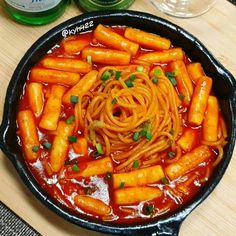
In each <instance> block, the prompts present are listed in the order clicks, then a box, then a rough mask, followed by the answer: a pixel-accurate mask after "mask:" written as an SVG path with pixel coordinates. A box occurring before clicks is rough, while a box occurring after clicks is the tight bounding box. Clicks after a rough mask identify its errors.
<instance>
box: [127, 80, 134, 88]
mask: <svg viewBox="0 0 236 236" xmlns="http://www.w3.org/2000/svg"><path fill="white" fill-rule="evenodd" d="M125 84H126V86H127V87H128V88H131V87H134V85H133V83H132V81H131V80H126V81H125Z"/></svg>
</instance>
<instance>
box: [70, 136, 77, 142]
mask: <svg viewBox="0 0 236 236" xmlns="http://www.w3.org/2000/svg"><path fill="white" fill-rule="evenodd" d="M68 141H69V142H70V143H76V141H77V137H76V136H73V135H72V136H69V137H68Z"/></svg>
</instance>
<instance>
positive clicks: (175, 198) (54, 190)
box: [18, 27, 218, 223]
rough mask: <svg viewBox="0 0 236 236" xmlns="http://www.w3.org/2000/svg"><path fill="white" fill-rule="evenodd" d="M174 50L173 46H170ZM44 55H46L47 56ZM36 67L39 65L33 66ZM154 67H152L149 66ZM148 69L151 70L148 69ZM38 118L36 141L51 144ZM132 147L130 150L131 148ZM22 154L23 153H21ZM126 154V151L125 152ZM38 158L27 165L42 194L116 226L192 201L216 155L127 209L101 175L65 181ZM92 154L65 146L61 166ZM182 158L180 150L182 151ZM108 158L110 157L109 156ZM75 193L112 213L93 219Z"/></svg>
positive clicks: (69, 108)
mask: <svg viewBox="0 0 236 236" xmlns="http://www.w3.org/2000/svg"><path fill="white" fill-rule="evenodd" d="M113 30H114V31H115V32H117V33H119V34H120V35H124V30H125V28H124V27H114V28H113ZM76 38H85V39H91V41H92V43H91V44H90V45H91V46H96V47H104V46H103V45H101V44H99V43H98V42H97V41H96V40H94V39H93V33H92V32H88V33H85V34H82V35H78V36H74V39H76ZM171 47H174V46H171ZM147 51H152V50H150V49H145V48H141V49H139V51H138V54H137V56H139V55H142V54H144V53H146V52H147ZM48 55H51V56H57V57H62V56H63V57H68V58H70V57H72V58H79V59H81V55H80V54H79V53H78V54H75V55H73V56H71V55H66V54H65V52H64V50H63V47H62V46H60V44H59V45H57V47H54V48H53V49H52V50H51V51H50V52H49V54H48ZM48 55H47V56H48ZM184 62H185V64H186V65H187V64H189V63H190V62H191V60H190V59H189V58H188V57H187V56H185V59H184ZM159 65H160V66H161V67H162V68H163V69H164V70H165V71H168V65H167V64H159ZM37 66H38V67H40V66H41V64H40V62H39V63H38V65H37ZM104 66H105V65H102V64H96V63H94V64H93V68H94V69H98V70H99V69H100V68H102V67H104ZM153 66H154V65H152V67H153ZM150 69H152V68H150ZM28 83H29V80H28V81H27V82H26V85H25V87H27V86H28ZM50 87H51V85H50V84H46V83H44V84H43V91H44V94H45V98H47V94H48V93H49V91H50ZM28 108H30V106H29V103H28V97H27V93H24V94H23V95H22V97H21V99H20V102H19V107H18V110H19V111H20V110H24V109H28ZM73 112H74V108H73V104H71V105H65V104H63V105H62V109H61V114H60V120H64V121H66V119H67V118H68V117H70V116H72V115H73ZM187 115H188V109H187V108H185V107H183V113H182V120H183V127H182V128H183V130H182V132H184V130H186V129H193V130H194V132H195V133H196V137H197V138H196V140H195V144H194V146H195V147H197V146H199V145H200V143H201V139H202V127H201V126H198V127H191V126H190V125H189V124H187V122H186V119H187ZM40 118H41V117H36V118H35V119H36V125H37V131H38V135H39V138H40V142H44V141H47V142H49V143H52V142H53V139H54V135H55V133H54V132H49V131H46V130H43V129H41V128H40V127H39V121H40ZM77 135H78V137H80V136H81V137H83V130H79V131H78V134H77ZM131 148H132V147H131ZM22 151H23V152H24V150H22ZM127 151H128V150H127ZM39 152H40V154H39V159H38V160H37V161H36V162H33V163H31V162H28V161H27V160H26V162H27V164H28V167H29V169H30V171H31V172H32V173H33V175H34V176H35V178H36V180H37V181H38V183H39V185H41V186H42V187H43V188H44V189H45V191H46V192H47V193H48V194H49V195H50V196H51V197H52V198H56V199H57V200H58V201H59V202H60V203H62V204H64V205H66V206H67V207H68V208H70V209H71V210H74V211H76V212H79V213H82V214H87V215H88V216H91V217H96V218H100V219H102V220H107V221H114V222H119V223H128V222H129V223H132V222H138V221H143V220H148V219H149V218H151V217H155V216H159V215H162V214H164V213H166V212H170V211H173V210H174V209H176V208H178V207H179V206H180V205H182V204H183V203H186V202H187V201H188V200H189V199H191V198H193V197H194V195H195V194H196V193H197V192H198V190H199V189H200V188H201V187H202V186H203V185H204V182H205V179H204V178H205V177H206V178H208V176H209V173H211V172H212V171H213V166H212V164H213V161H214V160H215V159H216V157H217V155H218V153H217V151H216V150H215V149H214V148H211V157H210V158H208V160H207V161H206V162H204V163H201V164H200V165H199V166H198V167H197V168H196V169H194V170H192V171H190V172H188V173H187V174H186V175H185V176H183V177H181V178H178V179H177V180H173V181H170V180H168V182H167V183H163V182H162V181H160V182H158V183H155V184H150V186H156V187H158V188H159V189H160V190H162V191H163V194H162V196H161V197H159V198H156V199H154V200H151V201H147V202H140V203H138V204H134V205H127V206H118V205H116V204H115V203H114V201H113V188H112V181H111V180H110V179H106V178H105V177H106V176H105V175H100V176H92V177H89V178H72V179H68V178H67V177H66V171H65V169H62V170H61V171H60V172H59V173H57V174H50V173H48V171H47V168H48V164H47V161H48V159H49V154H50V152H49V150H46V149H43V148H40V150H39ZM95 152H96V150H95V148H94V147H93V146H91V145H89V147H88V154H87V155H84V156H83V155H80V154H77V153H75V152H74V150H73V148H72V145H71V144H70V146H69V151H68V157H67V159H66V161H65V167H66V166H68V168H71V165H72V164H73V163H76V164H77V165H78V167H79V169H80V170H83V169H85V168H86V163H87V162H88V161H92V160H95V159H99V158H102V157H103V156H95V157H94V153H95ZM182 154H183V155H184V151H182ZM111 157H112V155H111ZM169 161H170V158H168V157H167V156H163V157H162V158H161V160H160V162H159V163H158V164H160V165H161V166H162V167H163V168H165V167H166V166H167V165H169V163H170V162H169ZM113 165H114V167H116V166H117V165H118V163H116V162H113ZM49 172H50V171H49ZM187 181H189V182H190V183H189V184H188V186H187V187H186V186H185V185H184V184H183V183H185V182H187ZM76 194H88V195H90V196H91V197H94V198H97V199H100V200H102V201H103V202H104V203H106V204H107V205H110V206H111V209H112V214H111V215H109V216H105V217H104V216H103V217H101V216H96V215H93V214H91V212H89V211H84V210H81V209H80V208H78V207H76V206H75V204H74V200H73V197H74V196H75V195H76ZM150 202H151V203H152V205H153V207H154V209H155V211H154V212H152V214H146V212H145V210H144V209H145V206H146V205H147V204H149V203H150Z"/></svg>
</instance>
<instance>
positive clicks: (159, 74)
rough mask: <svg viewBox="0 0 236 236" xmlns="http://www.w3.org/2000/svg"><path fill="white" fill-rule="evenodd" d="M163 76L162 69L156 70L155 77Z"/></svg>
mask: <svg viewBox="0 0 236 236" xmlns="http://www.w3.org/2000/svg"><path fill="white" fill-rule="evenodd" d="M161 74H162V73H161V70H160V69H155V70H154V75H155V76H157V77H158V76H161Z"/></svg>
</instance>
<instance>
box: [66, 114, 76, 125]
mask: <svg viewBox="0 0 236 236" xmlns="http://www.w3.org/2000/svg"><path fill="white" fill-rule="evenodd" d="M74 120H75V117H74V116H70V117H68V118H67V120H66V124H68V125H69V124H71V123H72V121H74Z"/></svg>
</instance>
